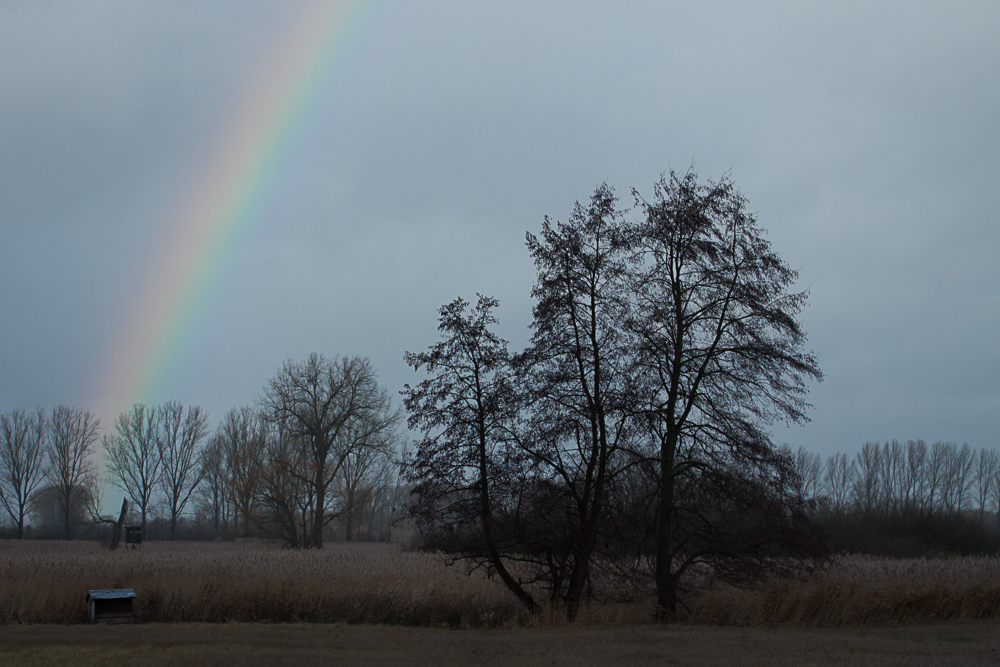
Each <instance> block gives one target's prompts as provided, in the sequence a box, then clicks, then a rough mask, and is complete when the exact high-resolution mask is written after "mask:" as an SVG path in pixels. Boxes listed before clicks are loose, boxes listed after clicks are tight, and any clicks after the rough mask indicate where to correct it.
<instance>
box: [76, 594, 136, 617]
mask: <svg viewBox="0 0 1000 667" xmlns="http://www.w3.org/2000/svg"><path fill="white" fill-rule="evenodd" d="M134 599H135V590H134V589H131V588H102V589H98V590H93V591H87V612H88V615H89V616H90V622H91V623H100V622H102V621H105V622H108V623H130V622H131V621H132V620H133V617H132V600H134Z"/></svg>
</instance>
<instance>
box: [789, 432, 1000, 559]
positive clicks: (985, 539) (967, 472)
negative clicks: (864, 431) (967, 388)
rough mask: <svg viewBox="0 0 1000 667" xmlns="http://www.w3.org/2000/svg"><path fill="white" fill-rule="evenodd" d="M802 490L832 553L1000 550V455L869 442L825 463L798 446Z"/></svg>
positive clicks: (946, 445)
mask: <svg viewBox="0 0 1000 667" xmlns="http://www.w3.org/2000/svg"><path fill="white" fill-rule="evenodd" d="M785 452H786V454H787V455H788V456H790V457H794V460H795V469H796V472H797V473H798V475H797V476H798V483H799V492H800V494H801V495H802V497H803V499H804V500H805V501H806V506H807V507H810V508H811V514H812V516H813V518H814V520H815V521H816V522H817V523H818V524H819V525H820V526H821V527H822V528H823V530H824V532H825V533H826V535H827V539H828V541H829V544H830V547H831V548H832V549H833V550H834V551H835V552H843V551H847V552H853V553H869V554H877V555H895V556H922V555H932V554H938V553H960V554H972V553H996V552H1000V523H998V517H1000V513H998V504H1000V452H997V450H994V449H986V448H983V449H978V450H977V449H975V448H973V447H970V446H969V445H967V444H963V445H958V444H956V443H954V442H935V443H934V444H933V445H928V444H927V443H926V442H924V441H923V440H909V441H907V442H905V443H903V442H900V441H898V440H893V441H891V442H885V443H881V444H880V443H877V442H866V443H865V444H864V446H863V447H862V448H861V450H860V451H859V452H858V453H857V454H856V455H855V456H854V457H850V456H847V455H846V454H834V455H833V456H830V457H828V458H827V459H825V460H824V459H823V457H822V456H820V455H819V454H817V453H814V452H810V451H808V450H807V449H806V448H804V447H799V449H798V450H797V451H796V452H794V453H793V452H792V451H791V450H790V449H789V448H787V447H786V448H785Z"/></svg>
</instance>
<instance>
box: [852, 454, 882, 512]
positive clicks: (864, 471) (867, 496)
mask: <svg viewBox="0 0 1000 667" xmlns="http://www.w3.org/2000/svg"><path fill="white" fill-rule="evenodd" d="M856 464H857V470H858V476H857V479H856V480H855V485H854V501H855V505H856V506H857V507H858V509H860V510H861V511H862V512H864V513H865V515H866V516H871V515H873V514H874V513H875V512H877V511H878V510H879V509H880V508H881V504H880V500H881V498H882V495H883V494H882V477H881V475H880V472H881V470H882V448H881V447H879V444H878V443H877V442H866V443H865V444H864V445H863V446H862V447H861V451H860V452H858V455H857V458H856Z"/></svg>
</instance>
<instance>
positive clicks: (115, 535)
mask: <svg viewBox="0 0 1000 667" xmlns="http://www.w3.org/2000/svg"><path fill="white" fill-rule="evenodd" d="M127 513H128V498H122V513H121V514H120V515H119V516H118V523H116V524H115V527H114V528H113V529H112V530H111V550H112V551H114V550H115V549H117V548H118V543H119V542H121V539H122V525H123V524H124V523H125V515H126V514H127Z"/></svg>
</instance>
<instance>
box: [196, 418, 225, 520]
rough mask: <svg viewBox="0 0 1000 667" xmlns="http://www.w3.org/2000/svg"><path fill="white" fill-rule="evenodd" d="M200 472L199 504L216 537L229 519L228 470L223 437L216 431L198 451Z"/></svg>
mask: <svg viewBox="0 0 1000 667" xmlns="http://www.w3.org/2000/svg"><path fill="white" fill-rule="evenodd" d="M198 459H199V466H200V474H201V478H202V480H203V483H202V484H201V485H200V486H199V487H196V488H199V489H200V495H199V498H200V500H199V505H200V507H201V508H203V511H206V512H207V514H208V516H209V517H210V518H211V520H212V534H213V535H214V536H215V538H216V539H218V538H219V536H220V535H221V533H220V528H221V527H224V526H226V525H227V523H228V521H229V507H230V500H229V496H230V491H229V471H228V470H227V468H226V453H225V448H224V443H223V438H222V436H221V434H220V433H219V432H216V433H215V434H214V435H213V436H212V437H211V438H210V439H209V441H208V444H207V445H206V446H205V447H204V448H203V449H202V450H201V451H200V452H199V457H198Z"/></svg>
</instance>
